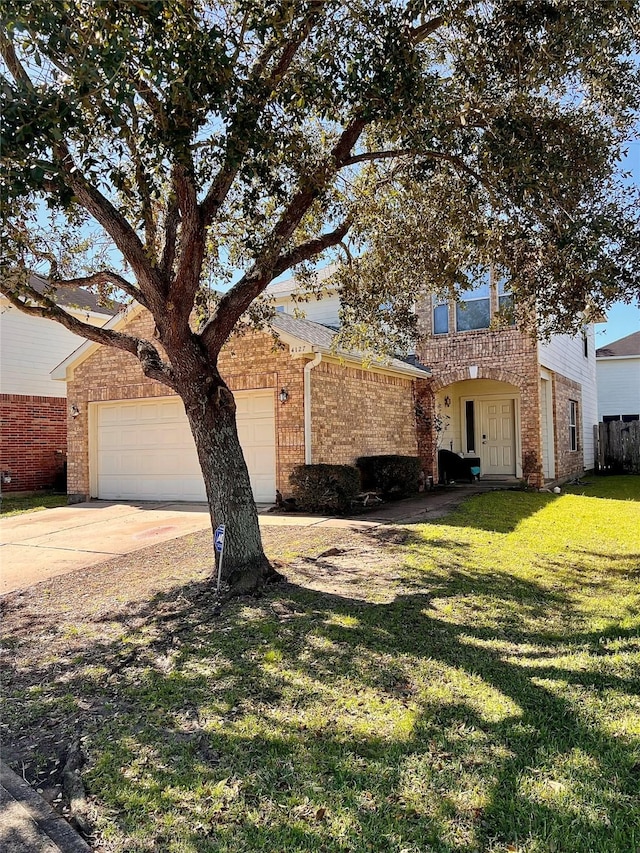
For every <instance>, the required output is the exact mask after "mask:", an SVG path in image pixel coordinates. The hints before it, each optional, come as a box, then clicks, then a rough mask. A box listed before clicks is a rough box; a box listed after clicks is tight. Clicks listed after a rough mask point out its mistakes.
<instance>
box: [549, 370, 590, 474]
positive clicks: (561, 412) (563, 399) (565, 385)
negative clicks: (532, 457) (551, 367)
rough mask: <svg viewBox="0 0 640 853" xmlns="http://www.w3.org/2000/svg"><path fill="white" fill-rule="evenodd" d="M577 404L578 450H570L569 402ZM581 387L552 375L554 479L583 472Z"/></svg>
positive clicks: (563, 377) (576, 383)
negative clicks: (572, 401)
mask: <svg viewBox="0 0 640 853" xmlns="http://www.w3.org/2000/svg"><path fill="white" fill-rule="evenodd" d="M570 400H574V401H575V402H576V403H577V423H576V434H577V441H578V449H577V450H571V446H570V435H569V401H570ZM581 400H582V387H581V385H580V384H579V383H578V382H574V381H573V380H572V379H567V377H566V376H562V375H561V374H560V373H554V374H553V409H554V421H555V424H556V428H555V456H556V477H557V478H558V479H562V478H563V477H570V476H576V475H579V474H582V473H583V472H584V448H583V446H582V445H583V442H582V404H581Z"/></svg>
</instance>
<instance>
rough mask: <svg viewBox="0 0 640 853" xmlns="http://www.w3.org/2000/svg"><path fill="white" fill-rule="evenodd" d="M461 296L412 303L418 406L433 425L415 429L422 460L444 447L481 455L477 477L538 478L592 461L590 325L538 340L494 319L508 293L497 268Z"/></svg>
mask: <svg viewBox="0 0 640 853" xmlns="http://www.w3.org/2000/svg"><path fill="white" fill-rule="evenodd" d="M465 297H466V298H465V299H464V300H462V301H460V302H457V303H456V302H452V303H447V302H442V301H440V300H438V299H436V298H435V297H433V296H429V297H427V298H426V299H425V300H424V301H423V303H422V304H421V305H420V306H418V309H417V310H418V314H419V323H420V328H421V332H422V334H421V339H420V342H419V344H418V346H417V354H418V356H419V360H420V362H421V363H423V364H426V365H428V366H429V368H430V370H431V373H432V376H431V379H430V380H428V381H427V382H425V383H423V385H422V386H421V389H422V390H421V393H420V396H419V400H418V404H419V409H420V412H421V415H422V419H423V421H425V422H427V423H428V424H432V425H434V427H435V429H432V430H430V431H429V430H422V432H421V434H420V435H419V440H420V451H421V456H422V458H423V460H428V459H429V458H430V459H431V460H432V463H431V464H432V467H435V465H436V461H435V460H436V453H437V450H438V448H440V447H441V448H445V449H447V450H452V451H454V452H455V453H459V454H462V455H465V456H469V457H474V458H479V460H480V468H481V472H482V478H483V479H491V478H495V479H504V478H506V479H514V480H515V479H527V480H528V481H529V483H531V484H532V485H535V486H540V485H542V483H543V481H549V480H558V479H567V478H569V477H571V476H576V475H579V474H581V473H582V472H583V471H584V470H585V468H593V467H594V452H595V451H594V439H593V425H594V424H595V423H596V420H597V400H596V359H595V348H594V333H593V326H592V325H585V327H584V330H583V333H582V334H580V335H578V336H576V337H570V336H568V335H554V336H552V338H551V339H550V340H549V341H548V342H546V343H543V342H540V341H538V340H536V339H535V338H534V337H533V336H532V335H531V334H529V333H527V332H523V331H520V330H519V329H517V328H516V327H515V326H514V325H511V326H509V325H505V322H504V319H503V320H502V322H499V321H498V312H499V311H500V309H501V308H503V309H504V308H506V307H507V306H508V304H509V301H510V295H509V292H508V286H507V284H506V282H505V281H504V280H498V279H497V278H496V277H495V276H494V274H493V271H488V272H487V275H486V276H485V278H484V279H483V280H482V281H479V282H477V284H476V286H475V288H474V289H473V290H470V291H467V292H466V293H465ZM502 314H503V315H504V312H502Z"/></svg>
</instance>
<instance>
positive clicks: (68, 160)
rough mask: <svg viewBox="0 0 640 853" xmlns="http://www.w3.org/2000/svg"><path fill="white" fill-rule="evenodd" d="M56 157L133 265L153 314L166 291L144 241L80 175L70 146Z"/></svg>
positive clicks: (61, 148) (63, 147) (61, 146)
mask: <svg viewBox="0 0 640 853" xmlns="http://www.w3.org/2000/svg"><path fill="white" fill-rule="evenodd" d="M55 154H56V159H57V160H58V162H59V163H60V165H61V167H62V170H63V171H64V174H65V175H66V181H67V183H68V185H69V186H70V188H71V189H72V190H73V191H74V193H75V194H76V196H77V197H78V199H79V200H80V203H81V204H82V205H83V207H84V208H85V209H86V210H87V211H88V212H89V213H90V214H91V215H92V216H93V218H94V219H95V220H96V221H97V222H99V223H100V225H102V227H103V228H104V229H105V231H106V232H107V233H108V234H109V235H110V236H111V238H112V239H113V241H114V243H115V244H116V246H117V247H118V249H119V250H120V251H121V252H122V254H123V255H124V257H125V258H126V259H127V260H128V261H129V263H130V264H131V267H132V269H133V272H134V275H135V277H136V280H137V281H138V285H139V287H140V290H141V291H142V292H143V294H144V297H145V299H146V300H147V303H148V305H149V308H150V310H151V308H152V306H153V305H154V303H156V302H157V298H158V295H159V294H160V293H162V289H163V288H162V282H161V281H159V279H158V275H157V273H156V272H155V271H154V269H153V266H152V265H151V263H150V261H149V259H148V257H147V254H146V252H145V249H144V246H143V244H142V241H141V240H140V238H139V237H138V235H137V234H136V232H135V231H134V229H133V228H132V227H131V225H130V224H129V223H128V222H127V220H126V219H125V217H124V216H123V215H122V214H121V213H120V211H119V210H118V209H117V208H116V207H115V206H114V205H113V204H112V203H111V202H110V201H109V199H108V198H107V197H106V196H104V195H103V194H102V193H101V192H100V190H98V189H97V188H96V187H94V186H92V185H91V184H90V183H89V182H88V181H87V179H86V178H85V177H84V175H83V174H82V173H81V172H80V170H79V168H78V167H77V166H76V164H75V162H74V160H73V157H72V156H71V152H70V151H69V148H68V146H67V144H66V142H60V143H57V145H56V146H55ZM147 285H148V286H147ZM145 287H146V292H145Z"/></svg>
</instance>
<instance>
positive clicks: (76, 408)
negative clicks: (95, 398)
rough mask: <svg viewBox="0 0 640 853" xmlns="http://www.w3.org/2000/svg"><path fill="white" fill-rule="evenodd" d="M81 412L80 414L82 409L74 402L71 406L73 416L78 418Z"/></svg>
mask: <svg viewBox="0 0 640 853" xmlns="http://www.w3.org/2000/svg"><path fill="white" fill-rule="evenodd" d="M79 414H80V409H79V408H78V407H77V406H76V404H75V403H74V404H73V406H71V417H72V418H77V417H78V415H79Z"/></svg>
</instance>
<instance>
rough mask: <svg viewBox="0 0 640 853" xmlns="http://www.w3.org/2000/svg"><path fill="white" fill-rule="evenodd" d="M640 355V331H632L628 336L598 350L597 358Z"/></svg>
mask: <svg viewBox="0 0 640 853" xmlns="http://www.w3.org/2000/svg"><path fill="white" fill-rule="evenodd" d="M633 355H640V332H632V333H631V334H630V335H627V336H626V338H620V340H618V341H613V342H612V343H610V344H607V345H606V346H604V347H600V349H597V350H596V358H620V357H624V356H633Z"/></svg>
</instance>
